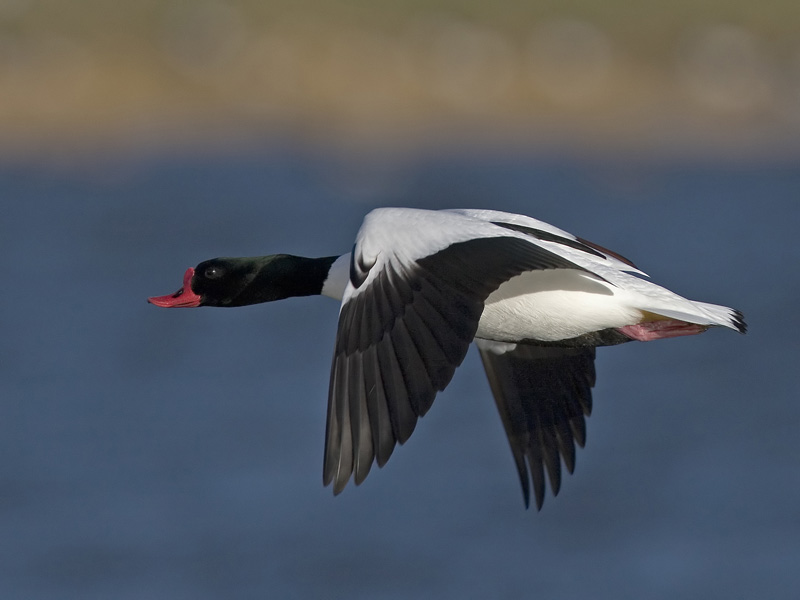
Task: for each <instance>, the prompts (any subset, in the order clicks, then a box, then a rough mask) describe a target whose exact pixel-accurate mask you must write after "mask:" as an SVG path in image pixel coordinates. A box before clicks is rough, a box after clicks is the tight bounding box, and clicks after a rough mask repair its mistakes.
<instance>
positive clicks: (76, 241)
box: [0, 146, 800, 600]
mask: <svg viewBox="0 0 800 600" xmlns="http://www.w3.org/2000/svg"><path fill="white" fill-rule="evenodd" d="M0 198H2V206H3V212H2V216H1V217H0V251H2V257H3V259H4V260H3V261H2V265H1V266H2V274H3V277H2V281H3V294H2V311H0V326H1V327H2V332H3V333H2V336H0V393H1V394H2V401H0V411H1V412H0V456H2V457H3V459H2V461H0V597H2V598H26V599H30V600H38V599H45V598H47V599H49V598H53V599H60V600H61V599H63V600H69V599H73V598H75V599H78V598H81V599H83V598H114V599H122V600H128V599H137V600H138V599H142V600H144V599H147V600H157V599H165V600H167V599H169V600H179V599H187V600H188V599H191V600H204V599H212V598H237V599H239V598H242V599H249V598H253V599H264V598H290V599H291V598H347V599H361V598H363V599H398V600H399V599H407V598H434V597H435V598H441V599H448V598H459V599H460V598H499V599H506V598H507V599H514V598H532V597H536V598H547V599H559V598H565V599H566V598H592V599H594V600H600V599H606V598H607V599H610V600H611V599H613V600H625V599H641V598H652V599H665V600H666V599H671V600H672V599H675V598H702V597H716V598H727V599H729V600H730V599H737V598H742V599H752V598H773V599H774V598H787V599H788V598H795V597H796V593H797V590H798V589H800V449H798V442H797V428H798V423H800V403H799V402H798V401H797V387H798V379H799V377H798V367H797V363H798V359H800V336H799V335H798V332H800V318H799V317H798V311H797V310H796V306H797V302H798V298H800V277H798V266H799V265H800V244H798V243H797V239H798V234H797V232H798V228H800V163H797V162H793V161H786V162H783V163H781V162H778V161H770V162H762V163H757V164H756V163H743V162H719V163H715V162H709V161H705V162H701V163H697V162H691V161H689V160H688V159H687V160H686V161H680V160H671V161H662V162H658V161H644V160H631V159H630V158H629V157H618V158H614V157H612V158H607V159H603V160H599V159H593V160H586V159H583V160H580V159H574V158H569V157H562V158H554V157H550V156H547V155H545V154H542V153H537V152H529V153H526V152H515V153H510V154H507V155H501V154H497V153H496V152H495V153H486V155H483V154H481V153H472V154H466V153H462V154H457V153H452V154H449V155H436V154H434V153H429V154H427V155H425V156H421V157H409V156H402V157H397V156H394V157H391V156H383V157H381V156H378V157H375V156H373V157H364V156H361V157H358V158H356V157H342V156H339V155H336V154H334V153H320V152H313V151H309V150H304V149H297V148H295V147H290V146H287V147H286V148H284V147H281V148H271V149H263V150H249V151H247V152H244V151H243V152H241V153H238V154H236V153H230V152H228V153H220V155H219V156H215V155H213V153H212V154H208V153H207V154H206V155H204V156H196V155H195V156H191V155H183V156H175V155H164V154H161V155H155V156H153V155H151V156H119V157H113V156H111V157H103V158H102V159H97V160H96V161H93V162H81V163H79V164H71V165H69V166H67V165H62V166H54V165H53V164H48V165H37V164H33V163H27V164H22V163H18V164H6V166H3V167H0ZM387 205H399V206H414V207H428V208H448V207H485V208H494V209H500V210H506V211H511V212H520V213H525V214H529V215H532V216H535V217H538V218H541V219H543V220H546V221H549V222H552V223H554V224H556V225H559V226H561V227H563V228H565V229H567V230H569V231H572V232H574V233H576V234H577V235H580V236H582V237H585V238H588V239H590V240H592V241H595V242H597V243H599V244H601V245H603V246H606V247H609V248H613V249H614V250H617V251H618V252H620V253H622V254H623V255H625V256H628V257H629V258H632V259H633V260H634V261H635V262H636V263H637V264H638V265H639V266H640V267H641V268H643V269H644V270H645V271H647V272H649V273H650V274H651V275H652V276H653V278H654V280H655V281H657V282H659V283H661V284H662V285H665V286H667V287H670V288H672V289H674V290H675V291H677V292H679V293H681V294H684V295H686V296H688V297H691V298H694V299H698V300H704V301H708V302H716V303H723V304H728V305H731V306H735V307H737V308H740V309H741V310H742V311H744V313H745V315H746V316H747V318H748V322H749V324H750V332H749V333H748V335H746V336H740V335H737V334H736V333H734V332H731V331H727V330H714V331H711V332H709V333H707V334H705V335H702V336H696V337H690V338H680V339H674V340H666V341H661V342H657V343H652V344H642V343H631V344H626V345H624V346H620V347H614V348H606V349H601V350H600V351H599V352H598V360H597V370H598V383H597V387H596V389H595V410H594V414H593V415H592V417H591V418H590V419H589V422H588V427H589V433H588V442H587V448H586V449H584V450H581V451H579V453H578V465H577V469H576V472H575V474H574V475H572V476H570V477H567V478H566V480H565V481H564V483H563V486H562V490H561V493H560V495H559V496H558V497H557V498H553V497H552V496H548V497H547V498H546V501H545V505H544V508H543V510H542V511H541V512H538V513H537V512H536V510H535V509H533V510H528V511H526V510H524V507H523V502H522V496H521V493H520V490H519V483H518V480H517V475H516V472H515V469H514V465H513V461H512V459H511V454H510V452H509V448H508V444H507V442H506V440H505V438H504V435H503V432H502V427H501V424H500V420H499V419H498V418H497V415H496V411H495V408H494V405H493V402H492V400H491V396H490V393H489V389H488V385H487V383H486V381H485V377H484V374H483V372H482V369H481V367H480V364H479V360H478V357H477V356H476V354H475V353H474V352H471V353H470V355H469V356H468V357H467V359H466V361H465V363H464V365H463V366H462V367H461V368H460V369H459V370H458V371H457V373H456V377H455V378H454V380H453V382H452V384H451V385H450V386H449V387H448V389H447V390H446V391H445V392H444V393H442V394H441V395H440V397H439V398H438V399H437V401H436V403H435V404H434V407H433V409H432V410H431V412H430V413H429V414H428V415H427V416H426V417H425V418H424V419H423V420H422V421H421V422H420V424H419V426H418V428H417V431H416V432H415V434H414V436H413V437H412V439H411V440H410V441H409V442H408V443H407V444H406V445H405V446H404V447H402V448H399V449H398V450H396V451H395V454H394V455H393V457H392V459H391V461H390V462H389V464H388V465H387V466H386V467H384V468H383V469H380V470H378V469H374V470H373V472H372V473H371V474H370V476H369V478H368V479H367V481H366V482H365V483H364V484H363V485H362V486H360V487H358V488H356V487H354V486H352V485H351V486H349V487H348V488H347V489H346V490H345V492H344V493H343V494H342V495H341V496H338V497H333V496H332V494H331V491H330V489H327V488H323V487H322V482H321V466H322V445H323V437H324V427H325V410H326V395H327V386H328V371H329V367H330V357H331V352H332V344H333V338H334V335H335V328H336V319H337V312H338V306H337V304H336V303H335V302H333V301H331V300H329V299H326V298H299V299H292V300H287V301H284V302H278V303H274V304H270V305H262V306H253V307H246V308H240V309H236V310H224V309H210V308H209V309H199V310H162V309H158V308H155V307H153V306H150V305H148V304H146V302H145V298H146V297H147V296H150V295H160V294H166V293H169V292H173V291H175V290H176V289H177V288H178V287H180V285H181V279H182V275H183V272H184V270H185V269H186V268H187V267H189V266H193V265H195V264H196V263H197V262H199V261H201V260H203V259H207V258H211V257H214V256H221V255H224V256H236V255H245V256H247V255H258V254H270V253H277V252H287V253H294V254H301V255H306V256H326V255H331V254H338V253H343V252H347V251H349V249H350V247H351V246H352V243H353V239H354V235H355V232H356V230H357V228H358V225H359V223H360V220H361V218H362V217H363V215H364V214H365V213H366V212H367V211H368V210H369V209H371V208H373V207H376V206H387Z"/></svg>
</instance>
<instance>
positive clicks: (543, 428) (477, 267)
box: [148, 208, 746, 508]
mask: <svg viewBox="0 0 800 600" xmlns="http://www.w3.org/2000/svg"><path fill="white" fill-rule="evenodd" d="M642 277H646V275H645V273H643V272H642V271H640V270H639V269H638V268H637V267H636V266H635V265H634V264H633V263H632V262H631V261H629V260H628V259H626V258H624V257H622V256H620V255H619V254H616V253H614V252H612V251H610V250H607V249H606V248H603V247H602V246H599V245H597V244H594V243H592V242H589V241H587V240H585V239H583V238H580V237H576V236H574V235H572V234H570V233H567V232H566V231H563V230H561V229H558V228H557V227H554V226H552V225H549V224H547V223H544V222H543V221H539V220H536V219H533V218H531V217H527V216H523V215H516V214H510V213H505V212H499V211H494V210H472V209H459V210H420V209H411V208H379V209H376V210H373V211H372V212H370V213H369V214H367V215H366V217H365V218H364V221H363V223H362V225H361V228H360V229H359V231H358V234H357V236H356V240H355V245H354V247H353V251H352V252H351V253H349V254H343V255H338V256H328V257H323V258H305V257H300V256H292V255H287V254H276V255H270V256H259V257H248V258H215V259H212V260H207V261H204V262H201V263H200V264H199V265H197V266H196V267H194V268H189V269H188V270H187V271H186V273H185V275H184V277H183V286H182V287H181V288H180V289H179V290H178V291H177V292H175V293H174V294H170V295H167V296H157V297H152V298H149V299H148V301H149V302H151V303H152V304H155V305H156V306H163V307H194V306H231V307H232V306H244V305H249V304H257V303H261V302H272V301H274V300H281V299H283V298H289V297H292V296H309V295H323V296H329V297H331V298H334V299H336V300H340V301H341V308H340V312H339V324H338V330H337V334H336V341H335V344H334V353H333V364H332V367H331V376H330V388H329V394H328V416H327V426H326V431H325V456H324V461H323V482H324V484H325V485H329V484H333V491H334V494H338V493H339V492H341V491H342V490H343V489H344V487H345V485H346V484H347V482H348V481H349V480H350V478H351V477H352V478H353V479H354V481H355V483H356V485H358V484H360V483H361V482H362V481H364V479H365V478H366V477H367V474H368V473H369V471H370V468H371V467H372V464H373V463H377V464H378V466H379V467H382V466H383V465H385V464H386V462H387V461H388V460H389V457H390V456H391V454H392V452H393V450H394V448H395V445H396V444H398V443H400V444H403V443H405V442H406V441H407V440H408V438H409V437H410V436H411V434H412V433H413V431H414V428H415V426H416V424H417V419H418V418H419V417H422V416H423V415H425V413H427V412H428V409H430V407H431V404H432V403H433V400H434V397H435V396H436V394H437V392H440V391H442V390H443V389H445V387H447V384H448V383H450V380H451V379H452V377H453V374H454V372H455V370H456V368H457V367H458V366H459V365H460V364H461V362H462V361H463V360H464V356H465V355H466V353H467V350H468V349H469V346H470V344H471V343H473V342H474V343H475V344H476V345H477V347H478V350H479V352H480V356H481V359H482V361H483V366H484V368H485V370H486V374H487V376H488V379H489V384H490V387H491V390H492V394H493V395H494V400H495V403H496V404H497V408H498V411H499V412H500V418H501V420H502V422H503V426H504V428H505V431H506V434H507V436H508V440H509V443H510V445H511V452H512V454H513V457H514V462H515V464H516V468H517V472H518V474H519V479H520V483H521V485H522V493H523V497H524V500H525V506H526V507H527V506H528V505H529V504H530V496H531V486H532V487H533V495H534V498H535V501H536V506H537V507H538V508H541V506H542V503H543V501H544V495H545V472H546V473H547V478H548V479H549V481H550V488H551V490H552V493H553V495H556V494H558V491H559V488H560V485H561V463H562V461H563V464H564V466H565V467H566V469H567V471H568V472H570V473H572V472H573V469H574V468H575V444H577V445H578V446H581V447H583V445H584V443H585V440H586V424H585V417H586V416H588V415H589V414H590V412H591V408H592V387H593V386H594V383H595V369H594V358H595V348H596V347H597V346H611V345H615V344H621V343H624V342H629V341H632V340H638V341H650V340H656V339H662V338H670V337H676V336H683V335H694V334H698V333H702V332H704V331H706V330H707V329H708V328H709V327H716V326H719V327H727V328H729V329H733V330H736V331H739V332H740V333H744V332H745V330H746V325H745V323H744V319H743V316H742V314H741V313H740V312H739V311H737V310H734V309H732V308H727V307H725V306H718V305H715V304H707V303H705V302H696V301H693V300H688V299H686V298H683V297H682V296H679V295H677V294H675V293H674V292H671V291H669V290H667V289H665V288H663V287H661V286H658V285H656V284H654V283H651V282H650V281H648V280H646V279H643V278H642Z"/></svg>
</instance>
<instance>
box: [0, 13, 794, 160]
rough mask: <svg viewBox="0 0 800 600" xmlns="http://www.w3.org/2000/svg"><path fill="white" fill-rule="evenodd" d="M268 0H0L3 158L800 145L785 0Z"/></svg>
mask: <svg viewBox="0 0 800 600" xmlns="http://www.w3.org/2000/svg"><path fill="white" fill-rule="evenodd" d="M262 4H263V5H262ZM262 4H258V3H255V2H249V1H244V0H243V1H240V2H233V1H231V2H222V1H219V0H196V1H194V2H185V1H172V2H163V3H155V2H144V3H141V4H139V5H138V6H137V7H123V6H121V5H120V6H118V5H116V3H114V2H111V1H110V0H107V1H106V2H102V1H100V2H95V3H88V2H76V3H75V4H74V5H73V6H74V7H75V10H74V13H71V14H70V15H69V18H67V16H66V15H64V14H63V10H62V11H59V10H57V6H56V4H55V3H54V2H45V1H44V0H39V1H36V0H0V90H3V93H2V94H0V160H4V161H13V160H15V159H21V160H25V159H26V158H48V157H49V158H56V159H57V158H61V159H65V160H69V159H77V160H79V159H80V158H81V157H92V156H97V155H102V154H104V153H107V152H120V153H123V154H124V153H126V152H142V151H145V152H146V151H151V150H157V149H162V150H163V149H175V150H178V151H182V152H198V151H200V152H202V151H205V149H215V150H216V151H223V150H224V149H226V148H242V147H247V146H249V145H253V144H255V145H258V146H263V145H265V144H266V145H270V144H272V143H274V142H275V141H276V140H285V139H292V140H297V141H298V142H299V143H302V144H308V145H311V146H315V147H322V148H333V149H346V150H348V151H352V152H356V153H358V152H366V153H370V152H373V151H377V152H380V151H386V152H416V151H419V150H421V149H431V148H449V149H459V148H463V147H471V148H479V147H480V148H489V149H492V148H497V149H500V148H504V147H507V148H537V149H556V150H561V151H564V152H569V153H578V154H589V155H602V154H604V153H605V152H608V151H612V152H616V153H622V154H626V153H630V154H632V155H646V156H664V155H666V156H697V157H715V156H719V157H728V158H730V157H734V158H735V157H748V158H752V157H765V158H771V157H775V156H792V157H795V156H797V155H798V154H800V141H798V138H800V135H798V134H800V41H799V39H798V36H797V35H796V33H798V32H800V9H796V8H793V7H792V6H791V5H789V4H785V3H780V2H777V0H776V1H775V2H774V3H773V4H774V5H775V6H772V7H771V6H769V5H764V6H761V8H760V13H759V12H758V11H755V10H753V12H752V13H746V12H745V13H742V11H741V10H738V9H736V8H735V7H734V5H732V4H730V3H725V2H720V3H716V5H712V8H711V9H708V10H706V11H705V12H703V13H702V14H700V15H694V16H689V15H688V14H684V12H685V11H684V9H685V7H682V5H676V6H675V7H673V8H671V9H667V8H664V7H655V6H652V7H649V8H647V9H644V8H643V9H641V10H640V12H639V13H636V14H630V9H628V8H625V6H624V5H619V6H617V5H616V4H614V3H611V4H610V5H609V6H608V7H606V8H604V9H602V10H599V11H598V10H592V7H591V5H589V4H586V3H584V2H576V3H572V4H571V5H570V6H566V7H565V8H564V9H563V10H562V11H561V12H558V13H552V12H551V13H548V12H547V11H546V10H542V11H540V12H541V14H539V13H537V14H520V15H519V18H518V19H517V20H514V16H515V14H516V13H515V12H514V10H516V11H519V10H521V9H520V8H519V7H515V8H514V10H512V9H511V7H509V11H508V12H507V13H505V17H504V18H502V19H501V18H497V17H495V16H492V14H491V13H487V12H481V10H479V9H474V10H472V12H470V10H467V9H464V10H461V11H454V10H453V6H450V4H452V3H447V2H441V1H440V2H434V3H432V4H431V6H429V7H426V9H425V11H424V12H420V11H417V12H414V11H410V12H408V13H403V12H401V11H400V9H399V8H398V5H397V4H395V3H392V2H389V3H386V5H385V6H383V7H382V8H380V9H378V8H374V7H373V8H371V9H367V8H366V7H365V8H364V10H363V11H360V10H358V11H357V10H355V7H352V6H351V7H350V8H349V10H345V9H344V8H343V7H344V6H345V4H346V3H334V4H332V5H327V8H326V9H323V8H322V6H323V5H321V4H319V3H315V2H310V1H307V2H303V3H300V4H298V5H295V7H294V8H293V9H291V10H289V9H288V8H287V7H286V6H281V3H275V2H272V3H265V4H264V3H262ZM101 7H105V8H106V9H107V10H105V11H103V10H97V9H98V8H101ZM332 7H333V8H332ZM91 8H94V9H95V10H90V9H91ZM770 8H773V9H775V10H770ZM501 9H502V7H500V8H498V9H497V11H498V13H499V14H501V15H502V14H504V13H503V11H502V10H501ZM531 10H533V9H531ZM665 11H666V12H665ZM459 13H460V14H459ZM354 15H357V16H354ZM758 15H760V17H759V16H758ZM648 17H649V18H651V19H652V22H651V23H650V26H649V27H648V28H647V29H646V30H645V31H646V33H647V35H644V32H643V31H642V28H641V27H638V26H637V23H640V22H644V21H646V19H647V18H648Z"/></svg>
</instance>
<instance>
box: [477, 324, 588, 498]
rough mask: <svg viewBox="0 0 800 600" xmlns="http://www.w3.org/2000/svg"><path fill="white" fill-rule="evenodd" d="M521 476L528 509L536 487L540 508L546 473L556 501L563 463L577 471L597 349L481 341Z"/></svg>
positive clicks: (479, 346) (488, 375)
mask: <svg viewBox="0 0 800 600" xmlns="http://www.w3.org/2000/svg"><path fill="white" fill-rule="evenodd" d="M476 343H477V345H478V349H479V350H480V354H481V359H482V360H483V366H484V368H485V369H486V375H487V377H488V378H489V385H490V387H491V388H492V394H493V395H494V399H495V403H496V404H497V409H498V410H499V411H500V418H501V419H502V421H503V427H505V430H506V435H507V436H508V441H509V443H510V445H511V452H512V453H513V455H514V461H515V462H516V465H517V471H518V472H519V479H520V482H521V484H522V494H523V496H524V498H525V506H526V507H527V506H528V505H529V504H530V481H533V492H534V496H535V498H536V506H537V507H538V508H541V507H542V502H543V501H544V492H545V481H544V471H545V470H547V474H548V477H549V479H550V488H551V489H552V492H553V495H554V496H555V495H556V494H558V490H559V488H560V486H561V461H562V460H563V461H564V466H566V468H567V471H569V472H570V473H572V471H573V469H574V468H575V443H577V444H578V445H579V446H581V447H583V445H584V443H585V441H586V422H585V420H584V417H585V416H588V415H589V414H590V412H591V410H592V387H593V386H594V382H595V370H594V356H595V349H594V348H593V347H584V348H560V347H550V346H532V345H527V344H505V343H500V342H490V341H487V340H480V339H478V340H476Z"/></svg>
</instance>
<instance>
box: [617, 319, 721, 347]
mask: <svg viewBox="0 0 800 600" xmlns="http://www.w3.org/2000/svg"><path fill="white" fill-rule="evenodd" d="M706 329H708V326H707V325H698V324H697V323H687V322H686V321H677V320H673V319H668V320H664V321H646V322H644V323H638V324H636V325H626V326H625V327H619V328H618V329H617V330H618V331H620V332H622V333H624V334H625V335H627V336H628V337H629V338H631V339H632V340H639V341H640V342H650V341H652V340H660V339H662V338H671V337H678V336H681V335H696V334H698V333H703V332H704V331H705V330H706Z"/></svg>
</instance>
